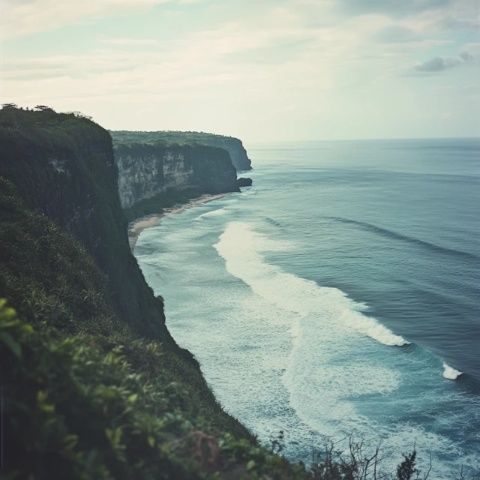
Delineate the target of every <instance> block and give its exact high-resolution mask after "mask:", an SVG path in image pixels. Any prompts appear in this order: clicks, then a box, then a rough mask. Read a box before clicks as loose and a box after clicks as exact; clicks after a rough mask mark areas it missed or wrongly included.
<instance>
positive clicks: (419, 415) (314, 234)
mask: <svg viewBox="0 0 480 480" xmlns="http://www.w3.org/2000/svg"><path fill="white" fill-rule="evenodd" d="M249 154H250V156H251V158H252V160H253V165H254V167H255V170H254V171H253V172H252V174H251V176H252V177H253V179H254V186H253V187H252V188H250V189H244V190H243V192H242V193H240V194H231V195H227V196H225V197H223V198H222V199H219V200H215V201H212V202H210V203H207V204H204V205H201V206H197V207H195V208H191V209H189V210H186V211H184V212H183V213H179V214H172V215H170V216H168V217H166V218H165V219H163V220H162V222H161V224H160V225H158V226H156V227H153V228H151V229H148V230H146V231H144V232H143V233H142V235H141V236H140V238H139V241H138V243H137V247H136V250H135V254H136V256H137V259H138V261H139V263H140V266H141V267H142V269H143V272H144V274H145V276H146V278H147V281H148V282H149V283H150V285H151V286H152V287H153V288H154V290H155V292H156V293H159V294H162V295H163V296H164V298H165V300H166V314H167V319H168V326H169V328H170V330H171V332H172V334H173V336H174V337H175V339H176V340H177V341H178V343H179V344H180V345H182V346H184V347H186V348H188V349H190V350H191V351H192V352H193V353H194V354H195V355H196V357H197V358H198V359H199V361H200V363H201V366H202V370H203V372H204V374H205V376H206V378H207V381H208V382H209V384H210V385H211V386H212V388H213V390H214V391H215V394H216V395H217V397H218V398H219V400H220V401H221V403H222V404H223V405H224V406H225V408H226V409H227V411H229V412H230V413H232V414H233V415H234V416H236V417H237V418H239V419H240V420H241V421H242V422H243V423H245V424H246V425H247V426H248V427H249V428H250V429H251V430H252V431H253V432H254V433H256V434H257V435H259V437H260V439H261V440H263V441H264V442H266V443H268V442H269V439H270V438H271V437H273V436H276V435H277V434H278V432H279V431H280V430H282V431H284V432H285V440H286V454H287V455H288V456H289V457H290V458H293V459H298V460H305V461H308V460H309V458H310V456H311V453H312V449H315V448H317V447H321V446H322V444H323V440H322V435H326V436H330V437H331V438H333V439H334V440H335V441H338V442H339V445H342V441H343V440H342V439H344V438H345V436H347V435H349V434H350V433H354V434H355V435H356V437H357V438H365V439H366V440H367V443H368V444H370V445H374V444H375V443H376V442H379V441H381V442H382V445H383V449H384V451H385V452H386V453H390V452H391V454H392V455H391V457H390V458H389V459H388V460H386V467H388V466H389V465H390V467H392V466H393V465H394V464H395V462H397V461H398V460H400V454H401V453H402V452H407V451H409V450H411V448H412V447H413V445H414V444H416V447H417V450H418V451H419V455H420V461H421V463H422V464H423V465H424V466H425V465H426V464H428V458H429V455H430V454H431V455H432V463H433V476H434V478H440V479H442V478H452V476H453V475H454V473H455V472H457V471H458V470H459V468H460V466H461V465H466V466H470V467H473V468H477V469H478V468H480V408H479V407H480V306H479V299H480V215H479V206H480V188H479V187H480V140H473V139H472V140H408V141H406V140H403V141H361V142H331V143H329V142H320V143H319V142H312V143H299V144H293V143H289V144H287V143H285V144H276V145H263V146H259V147H257V148H250V149H249ZM459 372H463V373H462V374H461V375H458V373H459ZM457 375H458V376H457ZM445 377H450V378H445ZM455 377H457V378H456V379H454V378H455Z"/></svg>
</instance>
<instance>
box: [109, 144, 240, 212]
mask: <svg viewBox="0 0 480 480" xmlns="http://www.w3.org/2000/svg"><path fill="white" fill-rule="evenodd" d="M115 161H116V163H117V166H118V173H119V178H118V189H119V193H120V201H121V203H122V206H123V207H124V208H129V207H131V206H132V205H134V204H135V203H137V202H140V201H142V200H146V199H149V198H152V197H154V196H156V195H159V194H166V193H168V192H169V191H172V190H176V191H182V190H190V191H192V192H195V193H197V194H202V193H211V194H215V193H225V192H235V191H238V186H237V180H236V179H237V175H236V171H235V169H234V167H233V166H232V163H231V161H230V157H229V155H228V153H227V152H226V151H225V150H222V149H219V148H212V147H207V146H204V145H166V144H164V143H161V144H155V145H150V144H130V145H118V146H116V147H115Z"/></svg>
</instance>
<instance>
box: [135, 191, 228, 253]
mask: <svg viewBox="0 0 480 480" xmlns="http://www.w3.org/2000/svg"><path fill="white" fill-rule="evenodd" d="M224 195H225V193H220V194H217V195H209V194H205V195H201V196H200V197H197V198H194V199H192V200H190V201H189V202H187V203H183V204H179V205H175V206H173V207H169V208H165V209H164V210H163V211H162V213H153V214H151V215H146V216H145V217H140V218H138V219H136V220H134V221H133V222H130V223H129V225H128V243H129V244H130V248H131V250H132V252H133V250H134V248H135V245H136V243H137V240H138V237H139V235H140V233H142V231H143V230H145V229H146V228H150V227H154V226H155V225H158V224H159V223H160V220H161V219H162V218H163V217H164V216H166V215H171V214H173V213H180V212H183V211H184V210H186V209H187V208H191V207H195V206H197V205H201V204H203V203H207V202H211V201H212V200H216V199H218V198H222V197H223V196H224Z"/></svg>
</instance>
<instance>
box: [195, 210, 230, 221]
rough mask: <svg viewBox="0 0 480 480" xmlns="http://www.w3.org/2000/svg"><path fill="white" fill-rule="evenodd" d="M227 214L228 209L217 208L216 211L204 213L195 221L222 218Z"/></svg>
mask: <svg viewBox="0 0 480 480" xmlns="http://www.w3.org/2000/svg"><path fill="white" fill-rule="evenodd" d="M226 213H227V209H226V208H217V209H216V210H211V211H210V212H206V213H202V214H201V215H199V216H198V217H197V218H195V220H204V219H205V218H211V217H220V216H222V215H225V214H226Z"/></svg>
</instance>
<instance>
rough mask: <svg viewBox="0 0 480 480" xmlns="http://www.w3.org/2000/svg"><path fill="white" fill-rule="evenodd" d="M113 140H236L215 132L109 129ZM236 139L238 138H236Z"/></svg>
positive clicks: (204, 142) (181, 142)
mask: <svg viewBox="0 0 480 480" xmlns="http://www.w3.org/2000/svg"><path fill="white" fill-rule="evenodd" d="M110 134H111V135H112V139H113V142H114V143H115V144H117V145H120V144H130V143H137V142H138V141H139V140H141V141H142V143H157V142H159V141H160V142H166V143H167V144H169V143H170V144H176V145H191V144H195V143H197V144H200V145H210V143H211V142H214V141H218V140H224V139H229V140H237V139H236V138H234V137H228V136H224V135H217V134H215V133H205V132H178V131H168V130H166V131H158V132H131V131H128V130H117V131H111V132H110ZM237 141H238V140H237Z"/></svg>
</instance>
